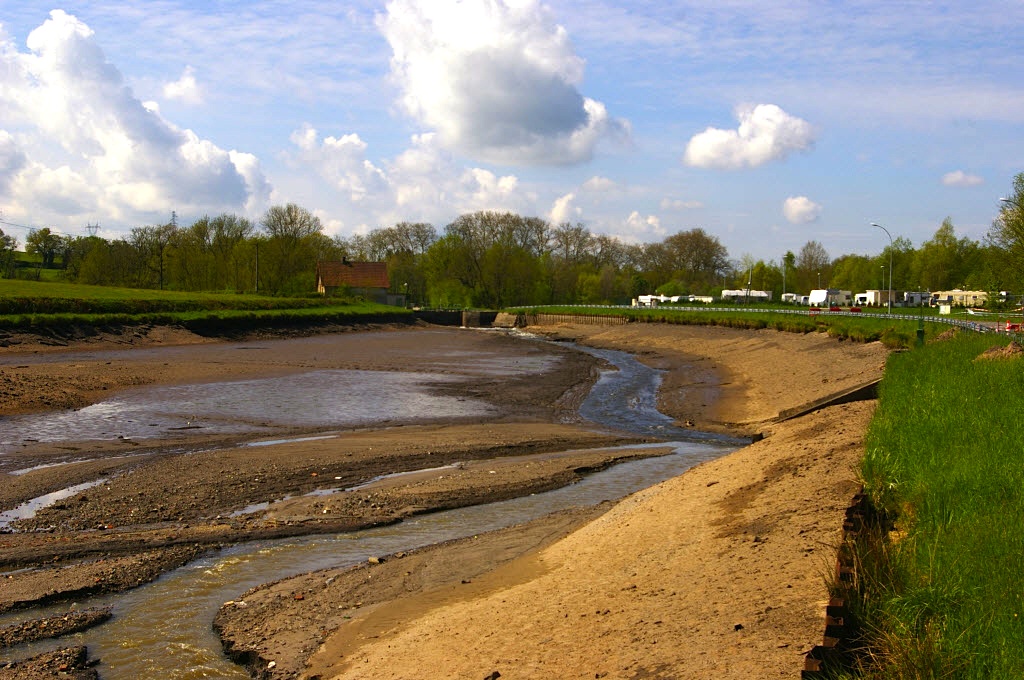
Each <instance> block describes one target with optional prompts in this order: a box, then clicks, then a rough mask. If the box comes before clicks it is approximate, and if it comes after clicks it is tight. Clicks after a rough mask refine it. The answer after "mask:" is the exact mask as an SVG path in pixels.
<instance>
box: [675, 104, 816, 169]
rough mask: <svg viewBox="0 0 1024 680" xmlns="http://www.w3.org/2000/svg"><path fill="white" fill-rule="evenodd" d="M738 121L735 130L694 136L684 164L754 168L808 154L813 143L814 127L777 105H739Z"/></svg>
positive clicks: (718, 167) (688, 147)
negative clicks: (794, 153)
mask: <svg viewBox="0 0 1024 680" xmlns="http://www.w3.org/2000/svg"><path fill="white" fill-rule="evenodd" d="M736 118H737V119H738V120H739V127H738V128H737V129H735V130H722V129H719V128H712V127H709V128H708V129H706V130H705V131H704V132H701V133H699V134H697V135H694V136H693V138H691V139H690V142H689V143H688V144H687V145H686V153H685V154H684V156H683V162H684V163H686V164H687V165H690V166H694V167H698V168H717V169H722V170H736V169H740V168H753V167H757V166H759V165H763V164H765V163H768V162H770V161H776V160H781V159H783V158H785V157H786V156H788V155H789V154H790V153H793V152H794V151H806V150H807V149H809V148H811V146H813V144H814V137H815V133H814V129H813V128H812V126H811V124H810V123H808V122H807V121H805V120H802V119H800V118H797V117H796V116H791V115H789V114H788V113H786V112H785V111H783V110H782V109H781V108H779V107H778V106H776V105H774V104H758V105H757V106H746V105H745V106H740V107H739V108H738V109H737V110H736Z"/></svg>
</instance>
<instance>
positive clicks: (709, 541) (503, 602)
mask: <svg viewBox="0 0 1024 680" xmlns="http://www.w3.org/2000/svg"><path fill="white" fill-rule="evenodd" d="M536 330H538V331H539V332H542V333H544V334H548V335H551V336H553V337H558V338H561V339H571V340H575V341H577V342H581V343H586V344H590V345H593V346H595V347H606V348H614V349H620V350H625V351H628V352H632V353H636V354H638V355H639V356H640V358H641V359H642V360H643V361H644V362H646V363H648V364H650V365H652V366H655V367H657V368H660V369H662V370H664V371H666V373H665V379H664V382H663V385H662V389H661V391H660V393H659V403H660V406H661V409H662V410H663V411H664V412H665V413H667V414H669V415H670V416H672V417H673V418H675V419H676V421H677V423H678V424H679V425H681V426H685V427H691V428H694V429H702V430H711V431H719V432H727V433H734V434H744V435H750V434H755V433H757V434H763V435H766V437H765V439H764V440H763V441H761V442H758V443H757V444H755V445H753V446H751V447H747V448H746V449H743V450H742V451H740V452H738V453H736V454H733V455H730V456H728V457H726V458H723V459H721V460H719V461H716V462H713V463H708V464H705V465H702V466H700V467H699V468H697V469H696V470H694V471H692V472H690V473H688V474H686V475H684V476H683V477H680V478H677V479H676V480H671V481H670V482H666V483H665V484H663V485H660V486H658V487H655V488H654V489H651V490H649V491H646V492H642V493H640V494H637V495H635V496H633V497H631V498H630V499H628V500H627V501H623V502H622V503H620V504H618V505H616V506H615V507H614V508H613V509H611V510H608V508H607V507H606V506H604V507H600V508H598V509H591V510H587V511H579V512H570V513H563V514H561V515H558V516H554V517H551V518H545V519H544V520H542V521H540V522H537V523H531V524H530V525H525V526H523V527H520V528H514V529H506V530H503V531H502V532H499V533H497V534H494V535H487V536H479V537H474V538H473V539H467V540H466V541H461V542H460V541H456V542H452V543H446V544H442V545H440V546H435V547H432V548H429V549H425V550H423V551H412V552H410V553H409V554H403V555H401V556H383V555H382V556H380V559H378V560H377V561H376V563H373V564H367V565H365V566H363V567H360V568H357V569H355V570H351V569H349V570H337V572H336V573H334V572H332V573H329V574H324V573H317V574H315V575H306V576H300V577H296V579H297V580H292V579H288V580H286V581H283V582H279V583H275V584H268V585H267V586H265V587H263V588H261V589H258V590H257V591H255V592H253V593H247V594H245V595H242V594H240V596H239V597H238V598H236V600H235V601H233V602H232V603H229V604H228V605H225V607H224V608H223V609H222V611H221V613H220V615H219V616H218V618H217V625H218V628H219V630H220V631H221V634H222V636H223V639H224V642H225V647H226V648H227V649H229V650H230V652H231V654H232V655H233V656H234V657H235V658H236V659H238V660H240V661H242V662H244V663H246V664H247V665H248V666H249V667H250V668H251V669H253V670H254V671H256V670H258V671H259V672H260V673H261V674H263V675H264V676H266V677H309V678H312V677H321V678H327V677H374V678H382V677H395V678H399V677H410V678H412V677H417V678H420V677H424V669H437V674H436V675H433V676H431V677H474V676H476V675H479V677H486V676H488V675H489V674H490V675H492V676H493V673H494V672H500V673H501V674H502V675H503V676H505V677H561V676H564V677H637V676H638V674H639V675H643V674H646V677H666V678H667V677H705V676H706V673H707V672H708V671H709V670H713V671H715V672H719V673H722V672H724V673H725V674H726V675H730V674H731V675H733V676H734V677H753V676H759V677H765V676H766V675H767V676H769V677H770V676H771V675H773V674H778V675H787V676H792V675H793V674H794V673H795V672H796V669H798V668H799V667H800V666H799V664H800V659H799V655H800V654H801V653H802V652H804V651H806V649H808V648H809V647H810V646H812V645H813V644H815V643H817V642H818V641H819V638H820V633H821V622H822V621H823V611H824V609H823V608H824V597H825V592H824V586H823V582H822V577H821V575H822V573H824V571H825V569H824V566H825V564H826V563H827V562H828V561H829V560H830V559H832V554H831V552H830V545H831V543H832V542H833V541H834V540H835V539H836V538H837V537H838V532H839V528H840V525H841V517H842V509H843V508H844V507H845V504H846V503H847V502H848V500H849V495H850V493H851V492H852V489H853V479H854V477H855V474H854V466H855V465H856V462H857V460H858V459H859V455H860V446H861V438H862V435H863V431H864V428H865V427H866V423H867V421H868V419H869V417H870V409H871V404H870V403H866V404H864V403H862V404H855V405H850V406H844V407H836V408H834V409H826V410H824V411H818V412H816V413H813V414H810V415H808V416H804V417H803V418H800V419H797V420H795V421H791V422H787V423H776V422H774V419H775V416H777V414H778V413H780V412H782V411H784V410H786V409H791V408H796V407H799V406H801V405H803V404H806V403H810V402H812V401H815V400H818V399H821V398H822V397H825V396H827V395H828V394H831V393H833V392H837V391H840V390H841V389H843V387H844V386H852V385H854V384H858V383H861V382H866V381H868V380H870V379H872V378H877V377H878V376H880V375H881V370H882V366H883V363H884V359H885V351H884V350H883V349H882V348H881V347H880V346H878V345H851V344H843V343H839V342H836V341H833V340H830V339H828V338H825V337H824V336H818V335H811V336H797V335H785V334H780V333H775V332H770V331H760V332H748V331H731V330H729V329H715V328H689V327H671V326H661V325H646V324H643V325H642V324H630V325H627V326H620V327H613V328H607V327H605V328H588V327H558V328H551V327H547V328H542V329H536ZM133 344H134V345H136V347H135V348H134V349H132V350H131V351H127V352H121V353H118V354H117V355H116V356H110V355H109V354H106V353H104V348H105V347H106V346H107V345H104V344H103V343H99V344H97V343H95V342H93V343H91V344H90V345H88V346H73V345H72V346H69V347H62V348H60V349H59V350H56V351H55V350H53V349H52V348H48V347H36V348H34V349H35V350H38V351H32V349H33V348H32V347H31V346H30V345H29V344H28V343H26V342H22V343H21V344H20V345H17V346H15V347H13V348H7V349H6V350H0V352H6V353H5V354H0V369H2V378H3V380H4V383H3V384H4V385H5V386H6V389H5V390H4V391H3V393H2V394H0V413H23V412H25V411H38V410H40V409H45V408H52V407H54V406H61V405H74V406H82V405H85V404H89V403H94V402H95V401H98V400H101V399H103V398H105V397H106V396H107V395H110V394H112V393H114V394H119V393H122V392H126V391H130V390H133V389H136V388H137V387H138V386H145V385H174V384H185V383H192V382H197V381H207V382H210V381H218V380H231V379H239V378H254V377H260V376H267V375H288V374H297V373H301V372H304V371H310V370H344V369H355V370H404V371H409V370H423V371H437V370H439V360H438V356H439V355H447V357H448V358H447V359H445V360H444V361H443V362H441V363H443V364H444V366H443V367H442V368H441V369H440V370H443V371H445V372H446V373H447V374H449V375H451V376H454V377H455V378H458V379H459V380H457V381H455V382H448V383H445V384H444V385H438V386H437V390H438V393H439V394H445V395H448V396H455V397H457V398H462V399H479V400H481V401H485V402H487V403H489V404H492V405H494V406H495V408H494V410H493V412H490V413H489V415H488V416H487V417H486V418H480V417H473V418H464V419H450V420H448V421H445V422H425V421H424V420H419V419H418V420H415V421H410V422H405V421H403V420H402V419H401V418H400V417H399V418H394V419H391V420H390V421H389V422H387V423H386V426H385V427H383V428H380V427H373V428H370V427H362V428H357V429H354V430H352V429H349V430H345V431H343V432H341V433H337V432H327V433H325V432H320V431H315V432H311V431H306V430H303V429H302V428H295V429H293V430H292V431H289V432H287V433H286V434H287V435H288V436H287V437H282V438H281V440H280V441H277V442H274V443H271V444H269V445H267V446H261V447H251V446H245V445H244V444H245V442H244V441H242V439H244V438H239V437H225V436H205V437H204V435H203V433H201V432H195V431H191V430H182V431H181V432H180V437H179V436H175V437H174V438H171V439H168V440H160V441H139V440H129V441H125V440H117V439H114V440H111V441H105V442H67V441H64V442H60V443H59V444H48V443H46V442H25V443H24V445H23V446H19V447H18V450H17V451H15V452H11V453H9V454H7V456H6V459H5V460H4V461H3V463H4V465H5V467H4V470H6V471H8V472H7V473H6V474H4V475H3V479H2V483H0V510H9V509H11V508H13V507H16V506H17V504H18V503H20V502H22V501H24V500H26V499H28V498H35V497H36V496H39V495H41V494H42V493H47V492H49V491H53V490H55V489H59V488H65V487H67V486H70V485H73V484H75V483H79V482H81V481H88V480H94V479H96V478H97V476H103V477H104V478H106V480H107V481H105V482H104V483H103V484H102V485H100V486H97V487H95V488H93V489H90V490H87V491H85V492H83V493H81V494H79V495H77V496H74V497H72V498H69V499H66V500H64V501H60V502H59V503H57V504H56V505H52V506H50V507H48V508H46V509H45V510H41V511H39V512H38V513H37V514H36V515H35V516H34V517H32V518H31V519H27V520H20V521H17V522H12V523H11V526H12V527H13V528H18V529H21V530H22V531H19V532H17V533H9V534H3V535H0V555H2V556H3V560H4V562H3V564H2V565H0V569H6V570H8V572H7V574H6V577H5V578H2V579H0V609H3V608H6V609H11V608H26V607H29V608H30V607H33V606H35V605H37V604H40V603H44V602H45V603H50V602H59V601H61V600H62V599H65V600H67V599H70V598H75V597H79V596H80V595H81V594H83V593H88V592H102V591H105V590H118V589H123V588H129V587H132V586H134V585H137V584H138V583H141V582H144V581H145V580H148V579H152V578H153V577H155V576H156V575H158V574H159V573H162V572H163V571H164V570H166V569H168V568H172V567H174V566H177V565H178V564H182V563H184V562H187V561H189V560H191V559H194V558H195V557H196V556H197V555H200V554H203V553H204V552H206V551H209V550H215V549H216V548H217V546H219V545H223V544H226V543H232V542H237V541H241V540H248V539H252V538H263V537H274V536H288V535H299V534H303V533H328V532H337V531H344V530H349V529H354V528H359V527H365V526H374V525H379V524H383V523H390V522H395V521H398V520H400V519H401V518H402V517H406V516H409V515H410V514H415V513H420V512H426V511H429V510H432V509H441V508H449V507H457V506H459V505H468V504H474V503H482V502H489V501H491V500H498V499H503V498H509V497H514V496H517V495H522V494H528V493H533V492H535V491H538V490H544V489H547V488H552V487H554V486H558V485H562V484H565V483H569V482H571V481H573V480H574V479H576V478H578V476H579V475H581V474H585V473H586V472H587V471H589V470H593V469H600V468H601V467H604V466H608V465H612V464H615V463H616V462H619V461H620V460H621V459H622V458H623V457H624V455H652V454H657V453H659V452H658V451H656V450H654V451H648V452H645V453H644V454H623V452H622V451H621V450H614V449H611V448H606V447H611V446H613V445H615V444H620V443H624V442H628V441H633V440H634V439H633V438H631V437H628V436H625V435H623V434H621V433H616V432H609V431H601V430H595V429H594V428H593V427H591V426H586V427H584V426H581V425H580V424H579V423H575V422H572V421H573V414H574V412H575V408H576V407H577V406H578V404H579V402H580V399H581V398H582V396H583V395H584V394H585V393H586V391H587V390H588V389H589V387H590V385H591V384H592V382H593V381H594V380H595V378H596V375H597V372H596V368H597V361H596V360H595V359H594V358H593V357H590V356H588V355H585V354H581V353H579V352H576V351H574V350H571V349H568V348H562V347H559V346H558V345H557V344H556V345H551V344H537V343H524V342H522V341H520V340H516V339H512V338H506V337H504V336H500V335H497V334H488V333H479V332H467V331H455V330H448V329H433V328H428V329H420V330H403V331H384V330H373V331H367V332H365V333H349V334H343V335H340V336H330V337H329V338H327V337H321V338H304V339H297V340H278V339H273V338H271V339H252V340H249V341H245V342H242V343H238V342H234V343H217V342H209V341H207V340H204V339H196V338H190V337H188V336H187V334H184V335H183V334H182V332H180V331H179V332H170V331H165V332H156V331H155V330H150V331H148V332H147V333H144V334H140V335H139V336H138V337H137V338H135V340H134V342H133ZM12 349H14V350H19V351H17V352H15V351H12ZM26 350H29V351H26ZM480 353H491V355H493V356H494V357H495V363H494V364H493V365H492V366H491V367H490V370H481V369H480V368H479V366H474V365H473V362H469V361H467V360H466V357H467V356H479V355H480ZM499 357H500V359H499ZM485 363H486V362H485ZM517 365H518V366H519V368H518V369H516V368H515V367H516V366H517ZM495 366H504V367H505V369H508V370H494V368H495ZM510 367H511V368H510ZM29 394H31V395H33V396H32V397H27V396H26V395H29ZM183 440H187V441H186V442H185V443H184V445H183ZM186 449H187V450H188V451H189V452H188V453H183V450H186ZM197 451H201V452H200V453H197ZM524 457H526V458H524ZM524 460H529V464H526V463H524V462H523V461H524ZM58 463H59V464H58ZM47 466H50V467H47ZM28 468H33V469H32V470H31V471H30V472H24V473H22V474H18V475H11V474H9V472H10V471H12V470H18V471H22V470H25V469H28ZM414 469H419V470H427V472H423V473H420V474H418V475H410V476H405V475H402V476H397V477H388V476H387V475H391V474H392V473H395V472H400V471H405V470H414ZM376 478H381V479H376ZM374 479H376V481H375V482H374V483H373V484H371V485H369V486H361V485H362V484H363V483H364V482H367V481H370V480H374ZM335 487H336V488H354V490H352V491H349V492H346V493H345V494H334V495H319V494H317V492H318V491H320V490H323V489H326V488H335ZM605 510H608V512H605ZM28 529H33V531H27V530H28ZM442 565H447V566H444V567H443V568H442ZM58 567H60V568H59V569H58ZM68 567H70V568H68ZM364 581H371V582H373V583H375V584H387V585H386V586H384V585H379V586H378V587H377V588H374V589H373V594H372V596H371V594H369V593H368V592H367V591H366V589H365V583H363V582H364ZM282 593H287V594H288V595H289V596H287V597H284V596H282ZM298 595H301V597H297V596H298ZM239 602H244V605H239V604H238V603H239ZM339 614H340V615H339ZM289 622H291V623H289ZM275 631H276V632H275ZM509 631H515V634H514V635H510V634H509ZM389 645H393V647H389ZM399 650H400V651H399ZM406 662H408V663H406ZM752 669H754V670H753V671H752ZM765 669H770V671H769V672H767V673H766V672H764V670H765ZM89 670H90V669H85V670H83V672H89ZM602 674H603V675H602ZM428 676H429V673H428ZM26 677H31V676H26ZM34 677H50V676H48V675H45V674H42V670H40V674H39V675H37V676H34ZM83 677H85V676H83ZM494 677H497V676H494Z"/></svg>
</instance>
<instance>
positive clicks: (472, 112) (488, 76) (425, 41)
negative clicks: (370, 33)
mask: <svg viewBox="0 0 1024 680" xmlns="http://www.w3.org/2000/svg"><path fill="white" fill-rule="evenodd" d="M378 25H379V27H380V29H381V31H382V32H383V33H384V36H385V37H386V38H387V40H388V42H389V44H390V45H391V49H392V51H393V56H392V58H391V71H392V75H393V77H394V79H395V81H396V82H397V83H398V85H399V87H400V88H401V90H402V97H401V102H400V103H401V106H402V108H403V109H404V110H405V111H406V113H408V114H409V115H410V116H412V117H413V118H415V119H416V120H417V121H419V122H420V123H421V124H423V125H425V126H427V127H428V128H430V130H432V131H435V132H436V133H437V135H438V138H439V141H440V142H441V143H442V144H443V145H444V146H446V147H447V148H450V149H453V150H456V151H458V152H460V153H463V154H466V155H468V156H470V157H473V158H478V159H482V160H485V161H489V162H495V163H507V164H524V165H525V164H569V163H577V162H581V161H586V160H589V159H590V158H591V156H592V154H593V152H594V148H595V146H596V144H597V143H598V142H599V141H600V140H601V139H603V138H605V137H608V136H614V135H625V134H628V130H629V124H628V122H626V121H622V120H616V119H613V118H611V117H610V116H609V115H608V112H607V110H606V109H605V106H604V105H603V104H602V103H601V102H598V101H595V100H593V99H589V98H587V97H584V96H583V95H582V94H581V93H580V92H579V90H578V89H577V86H578V85H579V83H580V82H581V81H582V77H583V60H582V59H581V58H580V57H579V56H577V55H576V54H575V52H574V50H573V47H572V45H571V43H570V41H569V37H568V35H567V33H566V31H565V29H564V28H563V27H562V26H560V25H558V24H557V23H555V21H554V19H553V18H552V16H551V13H550V11H549V10H548V9H547V8H546V7H545V6H543V5H540V4H539V3H537V2H536V1H535V0H518V1H515V2H513V1H511V0H490V1H488V2H473V3H463V2H458V0H433V1H430V0H392V1H391V2H389V3H388V5H387V11H386V14H384V15H382V16H381V17H379V18H378Z"/></svg>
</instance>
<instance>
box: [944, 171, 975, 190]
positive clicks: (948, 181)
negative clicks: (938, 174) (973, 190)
mask: <svg viewBox="0 0 1024 680" xmlns="http://www.w3.org/2000/svg"><path fill="white" fill-rule="evenodd" d="M984 183H985V180H984V179H983V178H981V177H979V176H978V175H970V174H968V173H966V172H964V171H963V170H954V171H953V172H947V173H946V174H945V175H943V176H942V184H943V185H945V186H947V187H976V186H978V185H981V184H984Z"/></svg>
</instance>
